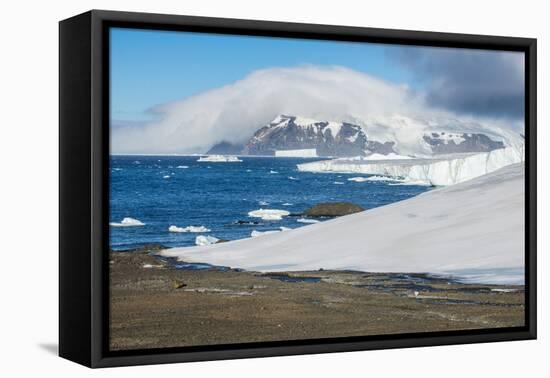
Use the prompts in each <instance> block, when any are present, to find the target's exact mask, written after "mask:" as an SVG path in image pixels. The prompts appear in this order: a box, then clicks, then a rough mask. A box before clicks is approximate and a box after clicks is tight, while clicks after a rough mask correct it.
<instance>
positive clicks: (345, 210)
mask: <svg viewBox="0 0 550 378" xmlns="http://www.w3.org/2000/svg"><path fill="white" fill-rule="evenodd" d="M364 210H365V209H363V208H362V207H361V206H359V205H356V204H354V203H351V202H326V203H320V204H317V205H315V206H313V207H310V208H309V209H307V210H306V211H304V214H305V215H307V216H309V217H340V216H343V215H349V214H353V213H358V212H360V211H364Z"/></svg>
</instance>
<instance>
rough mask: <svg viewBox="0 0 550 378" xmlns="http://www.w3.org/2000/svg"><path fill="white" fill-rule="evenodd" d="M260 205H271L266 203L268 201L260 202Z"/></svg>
mask: <svg viewBox="0 0 550 378" xmlns="http://www.w3.org/2000/svg"><path fill="white" fill-rule="evenodd" d="M258 203H259V204H260V206H267V205H269V202H266V201H260V202H258Z"/></svg>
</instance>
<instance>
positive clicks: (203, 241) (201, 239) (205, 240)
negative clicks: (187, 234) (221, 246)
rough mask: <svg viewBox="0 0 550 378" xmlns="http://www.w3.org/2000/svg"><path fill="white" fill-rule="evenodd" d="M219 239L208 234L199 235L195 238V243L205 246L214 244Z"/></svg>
mask: <svg viewBox="0 0 550 378" xmlns="http://www.w3.org/2000/svg"><path fill="white" fill-rule="evenodd" d="M219 240H220V239H218V238H215V237H213V236H208V235H199V236H197V237H196V238H195V244H196V245H198V246H205V245H210V244H216V243H217V242H218V241H219Z"/></svg>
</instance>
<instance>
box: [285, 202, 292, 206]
mask: <svg viewBox="0 0 550 378" xmlns="http://www.w3.org/2000/svg"><path fill="white" fill-rule="evenodd" d="M283 206H292V204H291V203H290V202H285V203H283Z"/></svg>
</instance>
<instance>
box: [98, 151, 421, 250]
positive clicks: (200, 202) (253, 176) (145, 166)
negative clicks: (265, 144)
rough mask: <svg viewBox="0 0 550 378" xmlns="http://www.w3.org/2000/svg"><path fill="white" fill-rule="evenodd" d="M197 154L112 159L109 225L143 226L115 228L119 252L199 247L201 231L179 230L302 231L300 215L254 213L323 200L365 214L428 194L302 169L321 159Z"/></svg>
mask: <svg viewBox="0 0 550 378" xmlns="http://www.w3.org/2000/svg"><path fill="white" fill-rule="evenodd" d="M197 159H198V157H197V156H111V162H110V163H111V167H110V172H111V174H110V197H111V198H110V216H109V218H110V222H120V221H121V220H122V219H123V218H125V217H130V218H134V219H137V220H139V221H141V222H142V223H144V224H145V225H144V226H138V227H110V244H111V248H113V249H118V250H120V249H129V248H134V247H138V246H141V245H144V244H148V243H160V244H163V245H166V246H171V247H177V246H191V245H195V238H196V237H197V236H198V235H201V233H173V232H169V231H168V227H169V226H171V225H175V226H178V227H187V226H190V225H195V226H205V227H207V228H208V229H210V230H211V231H210V232H208V233H202V234H203V235H211V236H214V237H216V238H218V239H226V240H235V239H242V238H247V237H250V234H251V232H252V231H253V230H257V231H268V230H277V229H279V227H281V226H284V227H289V228H297V227H303V226H306V225H307V224H304V223H299V222H297V219H298V217H284V218H283V219H282V220H279V221H265V220H262V219H260V218H250V217H249V216H248V212H249V211H252V210H258V209H260V208H263V209H280V210H287V211H290V212H291V213H300V212H302V211H303V210H305V209H307V208H308V207H311V206H313V205H315V204H318V203H321V202H334V201H349V202H353V203H356V204H358V205H361V206H362V207H364V208H365V209H371V208H374V207H378V206H382V205H386V204H389V203H392V202H396V201H401V200H404V199H407V198H410V197H413V196H415V195H418V194H420V193H422V192H424V191H426V190H429V188H427V187H425V186H417V185H391V184H390V183H388V182H386V181H372V182H370V181H369V182H353V181H348V180H347V179H348V178H350V177H357V176H364V177H368V175H358V174H353V175H346V174H336V173H334V174H333V173H308V172H299V171H298V170H297V168H296V165H297V164H299V163H304V162H308V161H315V160H319V159H315V158H311V159H304V158H269V157H242V158H241V159H242V160H243V161H242V162H234V163H213V162H197ZM238 221H255V222H259V224H255V225H251V224H237V223H236V222H238Z"/></svg>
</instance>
